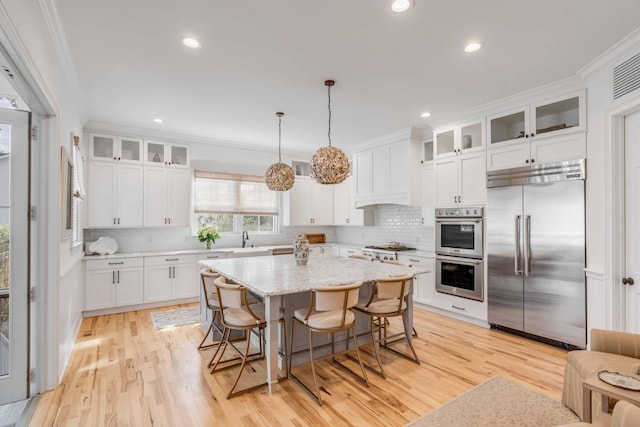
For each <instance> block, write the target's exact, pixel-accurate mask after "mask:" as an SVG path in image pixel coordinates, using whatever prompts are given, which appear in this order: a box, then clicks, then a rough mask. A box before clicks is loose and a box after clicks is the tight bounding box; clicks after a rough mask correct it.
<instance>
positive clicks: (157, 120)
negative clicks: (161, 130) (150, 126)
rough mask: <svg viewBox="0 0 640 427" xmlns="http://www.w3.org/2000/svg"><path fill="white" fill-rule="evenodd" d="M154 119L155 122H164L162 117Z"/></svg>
mask: <svg viewBox="0 0 640 427" xmlns="http://www.w3.org/2000/svg"><path fill="white" fill-rule="evenodd" d="M153 121H154V122H155V123H162V122H163V120H162V119H153Z"/></svg>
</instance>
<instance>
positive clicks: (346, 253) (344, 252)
mask: <svg viewBox="0 0 640 427" xmlns="http://www.w3.org/2000/svg"><path fill="white" fill-rule="evenodd" d="M338 255H339V256H343V257H350V256H353V255H362V251H361V250H360V249H354V248H345V247H342V246H341V247H339V248H338Z"/></svg>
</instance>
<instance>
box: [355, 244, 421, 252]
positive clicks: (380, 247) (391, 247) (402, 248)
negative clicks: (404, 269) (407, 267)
mask: <svg viewBox="0 0 640 427" xmlns="http://www.w3.org/2000/svg"><path fill="white" fill-rule="evenodd" d="M364 248H365V249H369V250H372V249H373V250H378V251H390V252H402V251H415V250H416V248H408V247H406V246H402V245H400V246H398V245H372V246H365V247H364Z"/></svg>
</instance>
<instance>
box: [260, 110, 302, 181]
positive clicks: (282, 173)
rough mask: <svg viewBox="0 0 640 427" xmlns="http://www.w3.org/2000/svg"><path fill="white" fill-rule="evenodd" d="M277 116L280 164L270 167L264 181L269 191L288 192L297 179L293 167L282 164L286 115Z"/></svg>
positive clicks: (279, 114)
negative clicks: (283, 130)
mask: <svg viewBox="0 0 640 427" xmlns="http://www.w3.org/2000/svg"><path fill="white" fill-rule="evenodd" d="M276 116H278V163H274V164H272V165H271V166H269V168H268V169H267V172H265V174H264V180H265V182H266V183H267V187H268V188H269V190H272V191H287V190H288V189H290V188H291V187H293V182H294V181H295V179H296V177H295V174H294V173H293V169H292V168H291V166H289V165H288V164H286V163H282V155H281V153H280V141H281V139H282V116H284V113H276Z"/></svg>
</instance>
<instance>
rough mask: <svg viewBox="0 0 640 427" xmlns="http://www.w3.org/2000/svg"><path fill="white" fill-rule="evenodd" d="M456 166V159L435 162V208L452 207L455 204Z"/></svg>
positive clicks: (456, 194) (456, 191)
mask: <svg viewBox="0 0 640 427" xmlns="http://www.w3.org/2000/svg"><path fill="white" fill-rule="evenodd" d="M458 165H459V162H458V159H456V158H455V157H450V158H447V159H445V160H438V161H437V162H436V165H435V180H436V206H453V205H454V204H455V203H457V200H458V174H459V171H458Z"/></svg>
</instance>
